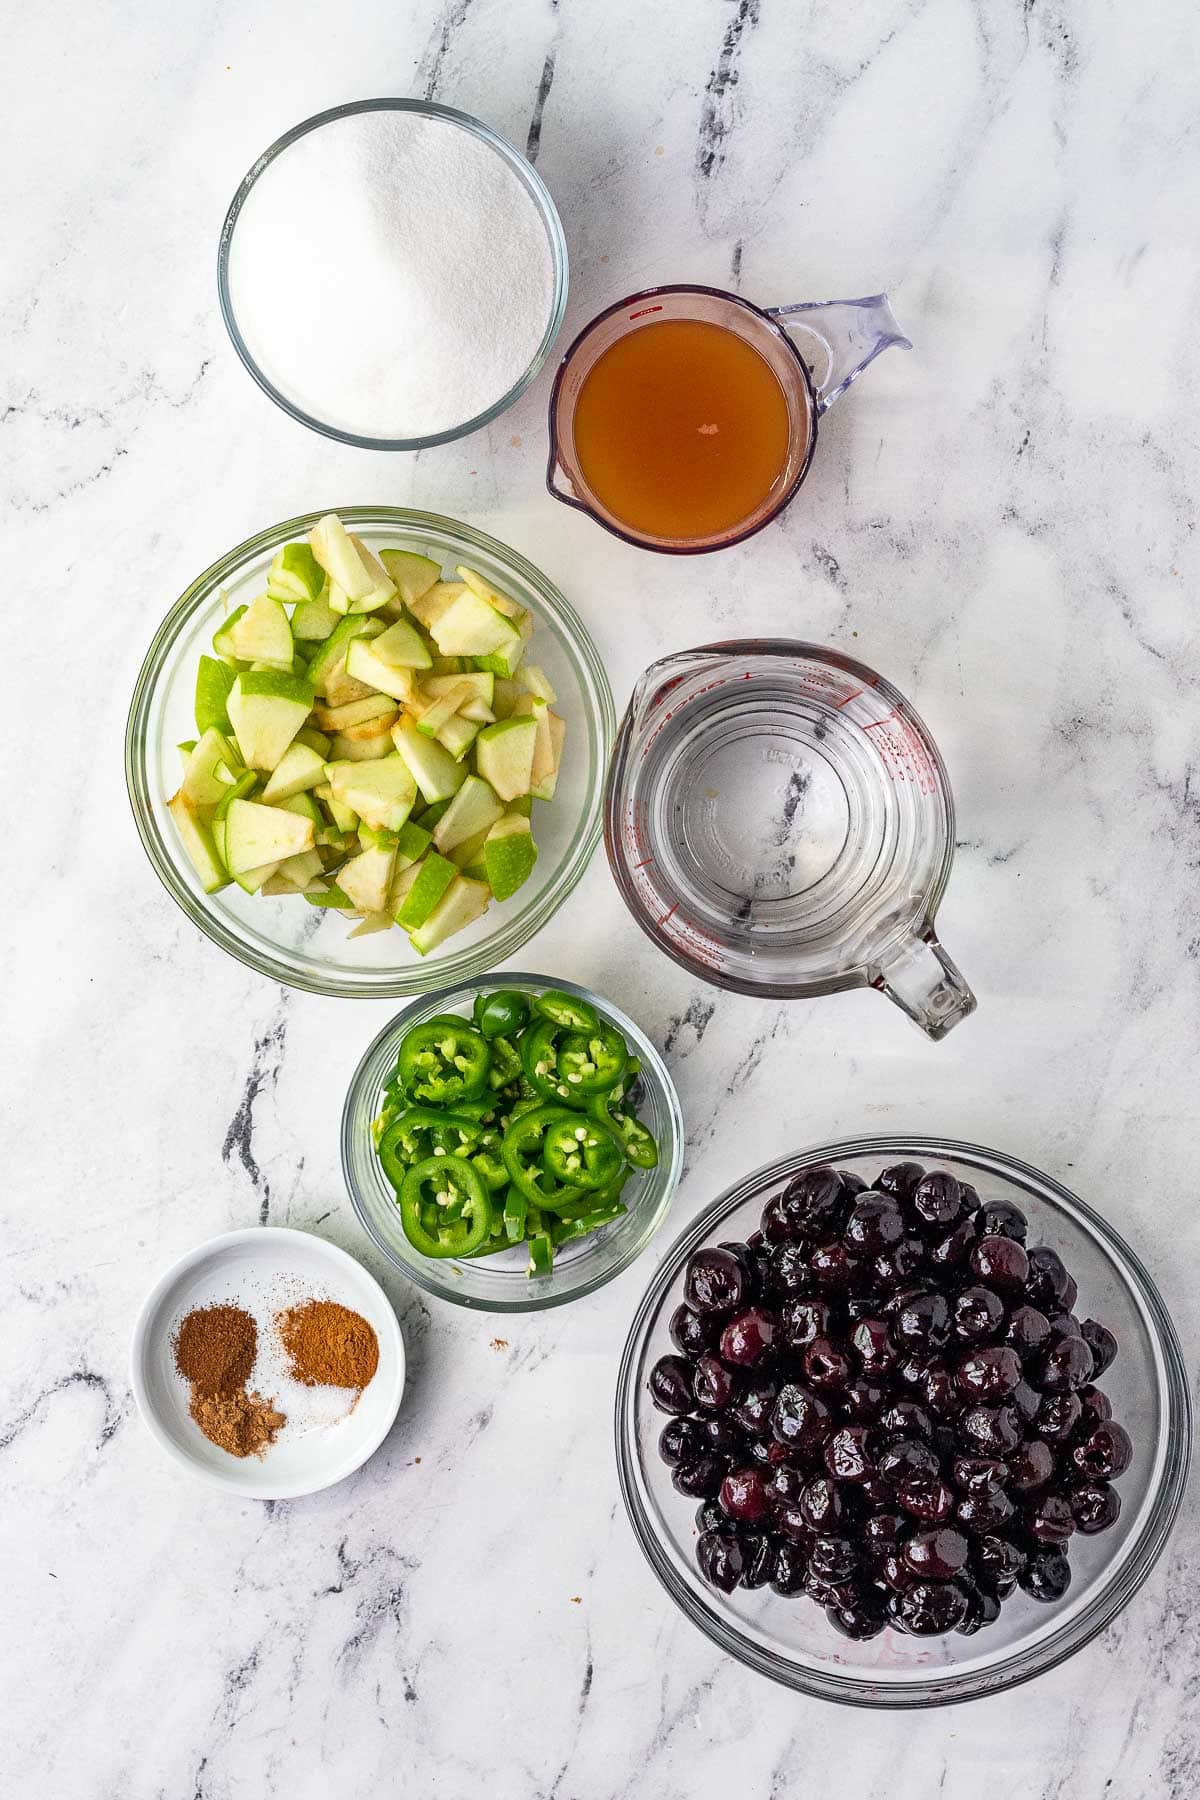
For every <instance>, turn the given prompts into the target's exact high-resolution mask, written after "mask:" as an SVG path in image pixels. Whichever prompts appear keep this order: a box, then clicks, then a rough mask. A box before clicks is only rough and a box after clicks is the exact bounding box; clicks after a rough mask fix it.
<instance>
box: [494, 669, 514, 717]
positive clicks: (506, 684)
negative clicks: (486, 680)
mask: <svg viewBox="0 0 1200 1800" xmlns="http://www.w3.org/2000/svg"><path fill="white" fill-rule="evenodd" d="M492 679H493V680H494V682H495V687H494V689H493V693H492V711H493V712H494V713H495V715H496V717H497V718H498V719H511V718H512V716H513V713H514V711H515V710H516V705H517V697H518V694H519V692H520V690H519V688H518V687H517V684H516V682H515V681H512V680H510V679H509V678H508V677H506V676H501V675H495V676H493V678H492Z"/></svg>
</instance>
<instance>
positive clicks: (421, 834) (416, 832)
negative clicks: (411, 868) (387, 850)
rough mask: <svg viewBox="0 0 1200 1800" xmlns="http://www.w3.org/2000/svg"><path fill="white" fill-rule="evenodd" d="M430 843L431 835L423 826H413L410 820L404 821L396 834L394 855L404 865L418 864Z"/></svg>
mask: <svg viewBox="0 0 1200 1800" xmlns="http://www.w3.org/2000/svg"><path fill="white" fill-rule="evenodd" d="M432 842H433V836H432V833H430V832H428V831H426V829H425V827H424V826H423V825H414V824H413V822H412V820H411V819H406V820H405V822H404V824H403V825H402V826H401V827H400V829H399V831H398V832H397V833H396V855H397V856H398V857H402V858H403V859H404V861H405V862H406V863H414V862H419V861H420V860H421V858H422V857H423V856H424V854H425V852H426V851H427V850H428V848H429V846H430V844H431V843H432Z"/></svg>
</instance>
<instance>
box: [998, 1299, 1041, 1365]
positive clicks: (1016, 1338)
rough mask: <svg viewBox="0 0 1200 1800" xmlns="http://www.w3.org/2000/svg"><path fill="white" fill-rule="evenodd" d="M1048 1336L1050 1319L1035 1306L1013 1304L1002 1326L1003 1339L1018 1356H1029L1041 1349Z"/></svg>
mask: <svg viewBox="0 0 1200 1800" xmlns="http://www.w3.org/2000/svg"><path fill="white" fill-rule="evenodd" d="M1049 1336H1050V1321H1049V1319H1048V1318H1047V1317H1046V1315H1045V1313H1044V1312H1039V1311H1038V1309H1037V1307H1036V1306H1014V1307H1013V1309H1012V1311H1011V1312H1010V1313H1009V1315H1008V1324H1007V1325H1006V1326H1005V1328H1004V1341H1005V1343H1006V1344H1011V1345H1012V1347H1013V1349H1014V1350H1015V1351H1016V1352H1017V1354H1018V1355H1019V1356H1031V1355H1033V1353H1034V1352H1035V1351H1038V1350H1040V1349H1042V1347H1043V1346H1044V1344H1045V1343H1046V1340H1047V1338H1048V1337H1049Z"/></svg>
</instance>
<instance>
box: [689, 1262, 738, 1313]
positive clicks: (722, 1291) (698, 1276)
mask: <svg viewBox="0 0 1200 1800" xmlns="http://www.w3.org/2000/svg"><path fill="white" fill-rule="evenodd" d="M746 1286H747V1283H746V1271H745V1269H744V1268H743V1267H742V1264H741V1261H740V1260H739V1258H738V1257H736V1256H734V1255H733V1254H732V1252H731V1251H729V1250H720V1249H717V1248H713V1249H709V1250H697V1251H696V1252H695V1254H694V1255H693V1256H692V1258H691V1260H690V1261H689V1263H688V1270H687V1276H686V1278H685V1281H684V1295H685V1298H686V1300H687V1303H688V1305H689V1306H690V1307H691V1308H692V1310H693V1312H698V1313H701V1314H703V1315H705V1316H707V1315H708V1314H709V1313H723V1312H735V1311H736V1310H737V1308H738V1307H739V1306H741V1305H742V1304H743V1302H744V1301H745V1299H746Z"/></svg>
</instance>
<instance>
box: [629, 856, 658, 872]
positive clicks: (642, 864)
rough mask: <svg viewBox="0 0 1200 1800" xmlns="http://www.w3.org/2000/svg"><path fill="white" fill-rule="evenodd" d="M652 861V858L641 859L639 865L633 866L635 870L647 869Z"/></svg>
mask: <svg viewBox="0 0 1200 1800" xmlns="http://www.w3.org/2000/svg"><path fill="white" fill-rule="evenodd" d="M653 861H654V858H653V857H652V856H646V857H643V859H642V861H641V862H640V863H634V865H633V866H634V868H635V869H648V868H649V867H650V864H651V863H652V862H653Z"/></svg>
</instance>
